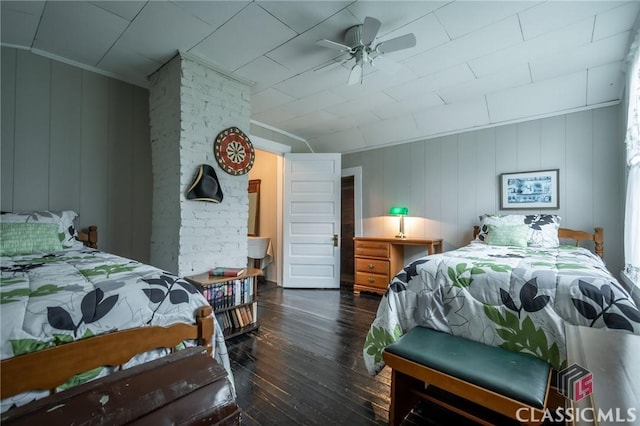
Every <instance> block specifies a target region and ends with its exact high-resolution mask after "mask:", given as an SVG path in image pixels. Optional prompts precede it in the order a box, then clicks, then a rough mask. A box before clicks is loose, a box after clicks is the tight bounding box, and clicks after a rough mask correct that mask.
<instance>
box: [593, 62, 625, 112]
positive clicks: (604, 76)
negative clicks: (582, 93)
mask: <svg viewBox="0 0 640 426" xmlns="http://www.w3.org/2000/svg"><path fill="white" fill-rule="evenodd" d="M623 70H624V62H623V61H618V62H613V63H610V64H606V65H602V66H599V67H595V68H591V69H589V74H588V76H589V78H588V86H587V105H597V104H599V103H603V102H611V101H619V100H620V99H621V97H622V88H623V87H624V82H625V80H624V75H625V74H624V72H623Z"/></svg>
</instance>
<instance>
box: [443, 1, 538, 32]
mask: <svg viewBox="0 0 640 426" xmlns="http://www.w3.org/2000/svg"><path fill="white" fill-rule="evenodd" d="M539 3H540V2H534V1H512V2H508V1H473V2H469V1H462V2H460V1H456V2H451V3H449V4H447V5H446V6H444V7H442V8H440V9H438V10H436V11H435V12H434V14H435V15H436V16H437V17H438V20H439V21H440V22H441V23H442V25H443V26H444V28H445V29H446V31H447V34H449V37H451V38H452V39H456V38H459V37H461V36H463V35H465V34H468V33H470V32H472V31H475V30H479V29H481V28H483V27H486V26H488V25H491V24H494V23H496V22H498V21H501V20H503V19H505V18H507V17H509V16H511V15H513V14H515V13H518V12H520V11H522V10H526V9H529V8H530V7H532V6H535V5H536V4H539Z"/></svg>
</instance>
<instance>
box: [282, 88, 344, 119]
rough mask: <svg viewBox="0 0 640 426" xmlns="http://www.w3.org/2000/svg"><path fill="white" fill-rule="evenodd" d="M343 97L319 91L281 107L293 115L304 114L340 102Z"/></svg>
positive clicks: (342, 100)
mask: <svg viewBox="0 0 640 426" xmlns="http://www.w3.org/2000/svg"><path fill="white" fill-rule="evenodd" d="M343 102H344V99H342V98H341V97H339V96H338V95H335V94H333V93H331V92H320V93H317V94H314V95H311V96H307V97H304V98H301V99H298V100H296V101H293V102H290V103H288V104H286V105H282V109H283V110H285V111H288V112H290V113H291V114H295V115H305V114H309V113H311V112H315V111H320V110H323V109H325V108H329V107H332V106H333V105H337V104H341V103H343Z"/></svg>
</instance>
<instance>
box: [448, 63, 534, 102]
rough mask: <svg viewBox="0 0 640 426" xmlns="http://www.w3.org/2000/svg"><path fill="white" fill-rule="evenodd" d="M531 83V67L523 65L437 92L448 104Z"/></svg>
mask: <svg viewBox="0 0 640 426" xmlns="http://www.w3.org/2000/svg"><path fill="white" fill-rule="evenodd" d="M529 83H531V74H530V72H529V67H528V66H527V64H526V63H522V64H518V65H516V66H513V67H511V68H507V69H505V70H502V71H501V72H498V73H496V74H490V75H487V76H485V77H481V78H477V79H473V80H469V81H466V82H462V83H460V84H455V85H451V86H448V87H443V88H441V89H437V90H436V92H437V93H438V94H439V95H440V96H441V97H442V99H444V101H445V102H446V103H456V102H462V101H464V100H465V99H473V98H478V97H480V96H483V95H486V94H487V93H493V92H498V91H502V90H505V89H508V88H512V87H518V86H524V85H525V84H529Z"/></svg>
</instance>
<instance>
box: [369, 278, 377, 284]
mask: <svg viewBox="0 0 640 426" xmlns="http://www.w3.org/2000/svg"><path fill="white" fill-rule="evenodd" d="M368 281H369V282H370V283H374V282H375V281H376V280H375V279H373V278H371V277H369V279H368Z"/></svg>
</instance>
